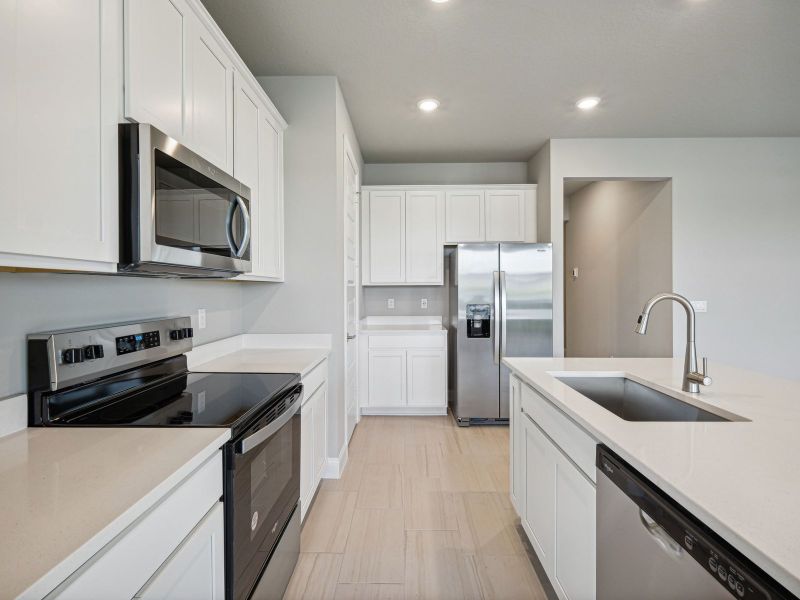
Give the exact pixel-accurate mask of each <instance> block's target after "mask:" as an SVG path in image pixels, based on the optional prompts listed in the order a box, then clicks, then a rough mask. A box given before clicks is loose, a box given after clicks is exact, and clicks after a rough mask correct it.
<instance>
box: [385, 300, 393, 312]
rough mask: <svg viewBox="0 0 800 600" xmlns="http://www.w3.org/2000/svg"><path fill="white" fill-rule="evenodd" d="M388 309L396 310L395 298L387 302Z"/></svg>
mask: <svg viewBox="0 0 800 600" xmlns="http://www.w3.org/2000/svg"><path fill="white" fill-rule="evenodd" d="M386 308H388V309H389V310H394V298H389V299H388V300H386Z"/></svg>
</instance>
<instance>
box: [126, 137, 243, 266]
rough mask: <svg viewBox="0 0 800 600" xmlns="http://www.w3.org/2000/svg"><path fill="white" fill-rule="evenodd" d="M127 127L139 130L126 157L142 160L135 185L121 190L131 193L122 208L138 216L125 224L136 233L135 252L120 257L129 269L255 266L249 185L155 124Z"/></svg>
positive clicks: (134, 170) (137, 164) (128, 144)
mask: <svg viewBox="0 0 800 600" xmlns="http://www.w3.org/2000/svg"><path fill="white" fill-rule="evenodd" d="M125 127H128V128H133V129H129V130H128V135H127V136H122V139H123V141H122V144H123V146H124V147H126V148H127V152H128V154H129V158H128V160H129V161H131V162H132V161H133V160H134V159H137V161H136V162H135V163H132V164H131V166H130V170H131V172H132V177H131V180H133V179H135V183H134V182H133V181H131V185H130V189H125V190H123V192H122V193H123V195H125V196H129V197H130V198H129V208H130V210H129V211H126V210H125V208H124V207H123V213H125V214H128V213H130V212H132V213H133V217H132V218H130V220H129V222H128V223H127V224H126V225H123V227H124V228H125V229H126V230H129V231H124V232H123V235H130V236H131V242H130V246H131V248H130V250H131V254H132V256H131V257H130V258H128V260H124V259H123V261H121V262H127V263H129V264H128V265H127V267H128V269H126V270H138V271H149V272H153V273H163V274H169V273H172V274H176V275H191V274H196V275H201V276H202V275H203V271H206V272H207V276H208V275H212V274H213V273H214V272H216V273H218V274H222V273H225V272H227V273H228V274H229V275H228V276H233V275H235V274H237V273H244V272H247V271H250V270H251V260H250V245H251V244H250V240H251V219H250V189H249V188H247V186H245V185H243V184H242V183H240V182H239V181H237V180H236V179H234V178H233V177H231V176H229V175H228V174H227V173H225V172H224V171H222V170H221V169H219V168H217V167H216V166H214V165H212V164H211V163H209V162H208V161H206V160H205V159H203V158H202V157H200V156H199V155H197V154H195V153H194V152H192V151H191V150H189V149H188V148H186V147H185V146H182V145H181V144H179V143H178V142H176V141H175V140H173V139H172V138H170V137H169V136H167V135H165V134H164V133H162V132H160V131H159V130H157V129H155V128H154V127H152V126H150V125H146V124H138V125H127V126H125ZM131 138H133V139H131ZM126 139H127V140H128V141H127V142H126V141H125V140H126ZM124 167H125V165H123V170H124ZM123 180H126V178H125V177H124V174H123ZM123 217H124V215H123ZM123 254H127V252H123Z"/></svg>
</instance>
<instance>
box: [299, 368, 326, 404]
mask: <svg viewBox="0 0 800 600" xmlns="http://www.w3.org/2000/svg"><path fill="white" fill-rule="evenodd" d="M327 379H328V359H327V358H326V359H325V360H323V361H322V362H321V363H319V364H318V365H317V366H316V367H314V368H313V369H311V372H310V373H309V374H308V375H305V376H304V377H303V380H302V381H303V404H305V403H306V402H308V400H309V398H311V396H313V395H314V392H316V391H317V390H318V389H319V388H320V386H321V385H322V384H323V383H325V381H326V380H327Z"/></svg>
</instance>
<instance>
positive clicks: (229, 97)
mask: <svg viewBox="0 0 800 600" xmlns="http://www.w3.org/2000/svg"><path fill="white" fill-rule="evenodd" d="M189 31H190V42H189V48H190V53H189V63H190V69H189V88H190V90H191V93H190V94H189V98H188V100H189V103H190V106H191V110H189V111H187V112H188V113H189V114H188V115H187V116H188V117H189V118H190V119H191V135H190V146H191V147H192V149H193V150H194V151H195V152H197V153H198V154H200V155H201V156H202V157H203V158H205V159H207V160H209V161H211V162H212V163H214V164H215V165H217V166H218V167H220V168H221V169H224V170H225V171H226V172H228V173H230V172H231V170H232V169H233V73H234V68H233V64H232V63H231V61H230V59H229V58H228V56H227V54H226V53H225V52H224V51H223V49H222V47H221V46H220V45H219V44H218V43H217V41H216V40H215V39H214V36H213V35H212V34H211V33H210V32H209V31H208V30H207V29H206V28H205V27H204V26H203V25H202V24H201V23H199V22H197V21H195V22H194V23H192V25H191V27H190V29H189Z"/></svg>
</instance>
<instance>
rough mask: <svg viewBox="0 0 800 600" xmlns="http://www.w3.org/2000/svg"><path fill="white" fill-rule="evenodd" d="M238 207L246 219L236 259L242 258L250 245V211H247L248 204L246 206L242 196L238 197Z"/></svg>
mask: <svg viewBox="0 0 800 600" xmlns="http://www.w3.org/2000/svg"><path fill="white" fill-rule="evenodd" d="M236 206H238V207H239V210H241V211H242V217H244V235H243V236H242V243H241V245H240V246H239V249H238V250H237V251H236V258H242V256H244V253H245V251H246V250H247V246H248V245H249V244H250V211H249V210H247V204H245V202H244V200H243V199H242V197H241V196H236Z"/></svg>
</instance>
